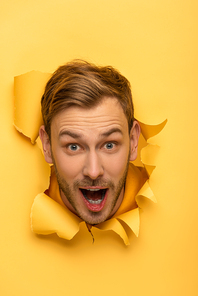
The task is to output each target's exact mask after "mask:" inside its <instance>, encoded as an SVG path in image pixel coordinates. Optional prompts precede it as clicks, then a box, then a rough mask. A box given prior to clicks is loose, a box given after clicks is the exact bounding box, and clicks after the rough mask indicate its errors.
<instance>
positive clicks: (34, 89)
mask: <svg viewBox="0 0 198 296" xmlns="http://www.w3.org/2000/svg"><path fill="white" fill-rule="evenodd" d="M50 76H51V74H49V73H41V72H39V71H31V72H29V73H26V74H22V75H20V76H17V77H15V81H14V95H15V117H14V125H15V127H16V129H17V130H18V131H19V132H21V133H23V134H24V135H25V136H27V137H29V138H30V139H31V141H32V143H34V142H35V140H36V138H37V137H38V133H39V127H40V126H41V124H42V116H41V111H40V101H41V97H42V95H43V92H44V87H45V84H46V83H47V81H48V80H49V78H50Z"/></svg>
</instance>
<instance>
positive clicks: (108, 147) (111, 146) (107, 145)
mask: <svg viewBox="0 0 198 296" xmlns="http://www.w3.org/2000/svg"><path fill="white" fill-rule="evenodd" d="M114 146H115V144H114V143H106V144H105V147H106V149H108V150H110V149H113V148H114Z"/></svg>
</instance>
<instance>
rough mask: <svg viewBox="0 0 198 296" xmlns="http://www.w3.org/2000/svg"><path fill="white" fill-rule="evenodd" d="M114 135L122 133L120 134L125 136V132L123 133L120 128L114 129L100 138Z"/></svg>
mask: <svg viewBox="0 0 198 296" xmlns="http://www.w3.org/2000/svg"><path fill="white" fill-rule="evenodd" d="M113 133H120V134H122V135H123V132H122V131H121V129H119V128H118V127H113V128H111V129H110V130H108V131H106V132H104V133H102V134H100V136H102V137H108V136H110V135H111V134H113Z"/></svg>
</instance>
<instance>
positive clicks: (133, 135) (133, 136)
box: [129, 120, 141, 161]
mask: <svg viewBox="0 0 198 296" xmlns="http://www.w3.org/2000/svg"><path fill="white" fill-rule="evenodd" d="M140 133H141V128H140V125H139V123H138V121H136V120H134V122H133V126H132V128H131V131H130V144H131V147H130V158H129V160H130V161H133V160H135V159H136V158H137V150H138V140H139V136H140Z"/></svg>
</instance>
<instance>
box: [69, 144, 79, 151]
mask: <svg viewBox="0 0 198 296" xmlns="http://www.w3.org/2000/svg"><path fill="white" fill-rule="evenodd" d="M68 148H69V149H70V150H71V151H77V150H78V149H79V146H78V145H76V144H70V145H69V146H68Z"/></svg>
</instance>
